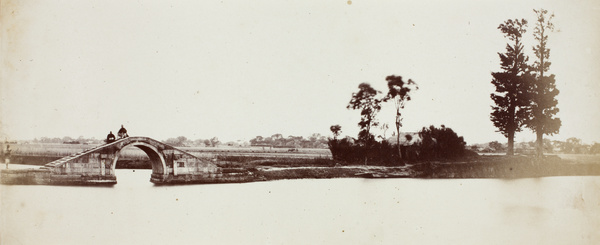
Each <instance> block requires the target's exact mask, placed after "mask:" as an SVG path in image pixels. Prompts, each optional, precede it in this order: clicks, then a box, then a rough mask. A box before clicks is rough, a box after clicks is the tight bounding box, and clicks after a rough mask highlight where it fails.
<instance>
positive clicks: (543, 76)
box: [490, 9, 561, 157]
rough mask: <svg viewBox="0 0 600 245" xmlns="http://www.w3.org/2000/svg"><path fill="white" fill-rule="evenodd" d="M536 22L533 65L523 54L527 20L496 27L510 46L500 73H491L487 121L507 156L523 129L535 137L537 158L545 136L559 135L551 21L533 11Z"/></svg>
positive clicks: (514, 21)
mask: <svg viewBox="0 0 600 245" xmlns="http://www.w3.org/2000/svg"><path fill="white" fill-rule="evenodd" d="M534 12H535V14H536V16H537V20H536V22H535V28H534V31H533V37H534V39H535V41H536V44H535V45H534V46H533V52H534V54H535V61H534V62H533V63H528V61H529V57H528V56H526V55H525V54H524V45H523V43H522V38H523V34H525V33H526V32H527V24H528V22H527V20H526V19H521V20H519V19H514V20H510V19H509V20H506V21H505V22H504V23H502V24H500V26H498V29H499V30H500V31H501V32H502V33H503V34H504V37H505V38H507V39H508V40H509V41H510V42H509V43H507V45H506V52H505V53H498V55H499V56H500V67H501V70H502V71H500V72H493V73H492V77H493V79H492V84H493V85H494V86H495V87H496V90H495V92H494V93H492V94H491V98H492V100H493V101H494V103H495V105H494V106H492V113H491V116H490V119H491V120H492V122H493V123H494V126H495V127H496V128H498V131H499V132H501V133H502V134H503V135H504V136H505V137H506V138H507V139H508V147H507V151H506V154H507V155H513V154H514V137H515V133H516V132H520V131H521V130H522V129H523V128H524V127H525V128H529V129H530V130H532V131H533V132H534V133H535V134H536V147H535V148H536V154H537V155H538V156H539V157H541V156H542V155H543V150H544V138H543V136H544V135H552V134H556V133H558V131H559V129H560V126H561V121H560V119H559V118H557V117H556V113H558V111H559V110H558V107H557V104H558V101H557V100H556V96H557V95H558V93H559V90H558V89H557V88H556V81H555V76H554V74H550V75H548V70H549V68H550V62H549V61H548V59H549V58H550V49H549V48H548V46H547V44H548V33H549V32H552V31H553V30H554V25H553V24H552V22H551V20H552V18H553V17H554V15H553V14H552V15H548V11H547V10H544V9H540V10H534Z"/></svg>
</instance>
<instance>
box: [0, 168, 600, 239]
mask: <svg viewBox="0 0 600 245" xmlns="http://www.w3.org/2000/svg"><path fill="white" fill-rule="evenodd" d="M117 178H118V181H119V183H118V184H117V185H115V186H113V187H70V186H67V187H65V186H6V185H2V186H0V189H1V190H0V194H1V198H2V206H1V210H0V211H1V213H0V214H1V216H2V219H1V220H2V223H1V227H0V228H1V233H0V235H1V238H0V239H1V240H0V244H6V245H8V244H400V243H409V244H598V243H599V242H600V232H598V231H599V230H600V177H550V178H539V179H518V180H496V179H454V180H420V179H383V180H381V179H380V180H374V179H327V180H284V181H271V182H260V183H246V184H218V185H186V186H154V185H153V184H152V183H150V182H149V178H150V171H148V170H136V171H135V172H133V171H132V170H117Z"/></svg>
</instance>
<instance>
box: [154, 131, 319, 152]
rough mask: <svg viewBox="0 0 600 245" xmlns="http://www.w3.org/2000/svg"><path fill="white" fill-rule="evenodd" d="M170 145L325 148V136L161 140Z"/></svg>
mask: <svg viewBox="0 0 600 245" xmlns="http://www.w3.org/2000/svg"><path fill="white" fill-rule="evenodd" d="M163 142H164V143H166V144H169V145H172V146H200V147H218V146H221V145H226V146H234V147H250V146H262V147H265V146H267V147H276V148H278V147H287V148H327V137H326V136H322V135H320V134H318V133H315V134H312V135H311V136H309V137H308V138H304V137H302V136H293V135H290V136H288V137H283V135H282V134H273V135H272V136H270V137H263V136H256V137H254V138H253V139H251V140H250V141H241V140H238V141H230V142H225V143H222V142H221V141H220V140H219V138H217V137H213V138H211V139H197V140H189V139H187V138H186V137H185V136H179V137H177V138H169V139H167V140H164V141H163Z"/></svg>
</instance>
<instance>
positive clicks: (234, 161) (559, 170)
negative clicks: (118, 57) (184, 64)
mask: <svg viewBox="0 0 600 245" xmlns="http://www.w3.org/2000/svg"><path fill="white" fill-rule="evenodd" d="M582 159H583V160H582ZM599 160H600V156H593V155H592V156H590V155H585V157H581V158H576V157H570V158H567V159H563V158H560V157H558V156H545V157H544V158H543V159H542V160H538V159H537V158H534V157H532V156H498V155H496V156H476V157H471V158H469V159H463V160H461V161H425V162H412V163H407V164H406V165H404V166H397V165H391V164H390V165H386V166H370V165H354V164H341V163H336V162H335V161H333V160H331V159H321V158H317V159H293V158H277V159H272V158H261V157H221V158H219V159H215V160H214V161H215V163H216V164H217V165H218V166H219V167H220V168H221V174H223V175H224V176H230V177H235V178H224V179H223V181H220V182H221V183H241V182H254V181H269V180H282V179H330V178H431V179H438V178H509V179H510V178H535V177H548V176H600V161H599ZM124 163H128V162H126V161H124ZM135 165H138V166H142V167H141V169H146V168H148V167H144V166H145V165H147V164H146V163H144V162H143V161H141V162H140V161H136V162H135ZM129 166H132V165H130V164H125V165H121V168H123V167H129ZM133 169H140V168H133ZM36 174H37V172H36ZM225 180H227V181H225ZM172 184H185V183H179V182H173V183H172Z"/></svg>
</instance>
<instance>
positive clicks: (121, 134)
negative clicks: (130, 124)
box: [117, 124, 129, 139]
mask: <svg viewBox="0 0 600 245" xmlns="http://www.w3.org/2000/svg"><path fill="white" fill-rule="evenodd" d="M117 135H119V139H123V138H127V137H129V135H128V134H127V129H125V128H124V127H123V124H121V129H119V132H118V133H117Z"/></svg>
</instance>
